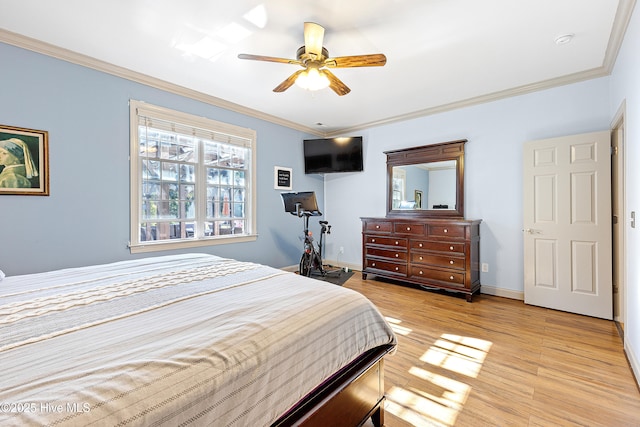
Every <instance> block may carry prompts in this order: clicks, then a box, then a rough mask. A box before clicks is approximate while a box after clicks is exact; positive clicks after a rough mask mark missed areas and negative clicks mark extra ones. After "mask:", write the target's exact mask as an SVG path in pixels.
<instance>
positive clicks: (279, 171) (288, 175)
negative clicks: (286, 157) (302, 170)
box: [273, 166, 293, 190]
mask: <svg viewBox="0 0 640 427" xmlns="http://www.w3.org/2000/svg"><path fill="white" fill-rule="evenodd" d="M292 174H293V170H292V169H291V168H283V167H282V166H276V167H275V168H274V171H273V181H274V182H273V186H274V188H275V189H276V190H292V189H293V175H292Z"/></svg>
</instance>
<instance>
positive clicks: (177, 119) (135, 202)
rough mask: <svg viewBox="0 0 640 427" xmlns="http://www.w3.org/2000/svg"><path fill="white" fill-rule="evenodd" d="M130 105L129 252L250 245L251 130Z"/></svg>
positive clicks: (252, 193) (252, 233) (252, 215)
mask: <svg viewBox="0 0 640 427" xmlns="http://www.w3.org/2000/svg"><path fill="white" fill-rule="evenodd" d="M130 108H131V113H130V114H131V242H130V248H131V252H146V251H155V250H166V249H178V248H188V247H196V246H203V245H212V244H219V243H230V242H238V241H248V240H255V238H256V230H255V139H256V137H255V131H253V130H251V129H245V128H241V127H237V126H233V125H229V124H225V123H220V122H216V121H214V120H210V119H206V118H203V117H197V116H192V115H190V114H186V113H181V112H177V111H172V110H169V109H166V108H162V107H157V106H153V105H150V104H145V103H143V102H140V101H131V107H130Z"/></svg>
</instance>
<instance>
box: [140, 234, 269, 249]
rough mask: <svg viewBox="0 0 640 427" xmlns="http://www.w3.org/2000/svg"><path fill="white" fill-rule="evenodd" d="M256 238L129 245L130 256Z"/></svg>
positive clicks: (243, 237)
mask: <svg viewBox="0 0 640 427" xmlns="http://www.w3.org/2000/svg"><path fill="white" fill-rule="evenodd" d="M257 238H258V236H257V235H256V234H252V235H245V236H225V237H217V238H215V239H201V240H177V241H171V242H143V243H137V244H135V245H132V244H129V250H130V251H131V253H132V254H137V253H144V252H157V251H168V250H174V249H188V248H199V247H203V246H215V245H226V244H230V243H242V242H253V241H255V240H256V239H257Z"/></svg>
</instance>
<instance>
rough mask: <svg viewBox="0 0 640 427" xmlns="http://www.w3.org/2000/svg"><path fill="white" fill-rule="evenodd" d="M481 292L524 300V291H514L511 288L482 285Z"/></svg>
mask: <svg viewBox="0 0 640 427" xmlns="http://www.w3.org/2000/svg"><path fill="white" fill-rule="evenodd" d="M480 293H481V294H486V295H493V296H496V297H504V298H511V299H517V300H520V301H524V292H523V291H514V290H511V289H503V288H497V287H495V286H487V285H482V286H481V287H480Z"/></svg>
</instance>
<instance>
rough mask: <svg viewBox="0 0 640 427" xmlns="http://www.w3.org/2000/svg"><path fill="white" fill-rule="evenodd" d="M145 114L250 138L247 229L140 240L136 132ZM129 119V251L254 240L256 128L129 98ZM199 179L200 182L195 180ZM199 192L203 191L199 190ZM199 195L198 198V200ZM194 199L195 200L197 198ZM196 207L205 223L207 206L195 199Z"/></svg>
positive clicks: (197, 216) (200, 177) (138, 158)
mask: <svg viewBox="0 0 640 427" xmlns="http://www.w3.org/2000/svg"><path fill="white" fill-rule="evenodd" d="M141 117H148V118H151V119H157V120H162V121H164V122H171V123H175V124H176V125H177V126H181V127H184V126H188V127H193V128H198V129H202V130H206V131H208V132H213V133H217V134H227V135H232V136H236V137H239V138H242V139H245V140H248V141H250V147H243V148H249V152H250V159H249V160H250V166H249V168H248V171H247V173H248V174H249V177H246V178H245V179H246V182H247V188H246V191H247V192H248V193H249V194H248V195H247V203H248V204H249V205H250V206H247V207H246V208H245V215H246V217H247V218H246V227H247V230H246V232H245V233H244V234H241V235H233V234H231V235H217V236H197V237H194V238H190V239H171V240H160V241H153V240H152V241H140V223H141V219H142V212H141V207H142V200H141V189H142V181H143V179H142V169H141V160H140V155H139V153H140V148H139V139H138V138H139V135H138V126H139V125H140V122H141V120H140V118H141ZM129 119H130V136H129V145H130V153H129V170H130V179H129V186H130V208H129V211H130V213H129V218H130V232H129V238H130V240H129V249H130V251H131V253H142V252H153V251H163V250H174V249H185V248H196V247H203V246H213V245H220V244H229V243H239V242H249V241H255V240H256V239H257V229H256V200H257V194H256V193H257V190H256V189H257V187H256V131H254V130H252V129H247V128H243V127H240V126H235V125H232V124H228V123H222V122H218V121H216V120H212V119H209V118H206V117H201V116H195V115H193V114H189V113H184V112H180V111H175V110H172V109H169V108H165V107H160V106H157V105H152V104H148V103H145V102H143V101H137V100H130V101H129ZM197 163H198V167H200V168H203V167H205V166H204V162H203V158H202V156H199V159H198V162H197ZM196 176H197V177H198V178H197V179H196V185H197V184H198V183H199V184H200V185H204V186H205V190H204V194H206V179H203V178H202V177H203V176H204V174H198V173H196ZM198 179H199V180H200V182H198ZM201 194H202V193H201ZM200 198H201V197H199V198H198V199H200ZM198 199H196V200H198ZM197 203H198V206H199V207H198V208H196V222H202V223H204V222H205V221H207V220H206V206H205V203H204V202H201V201H198V202H197Z"/></svg>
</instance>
